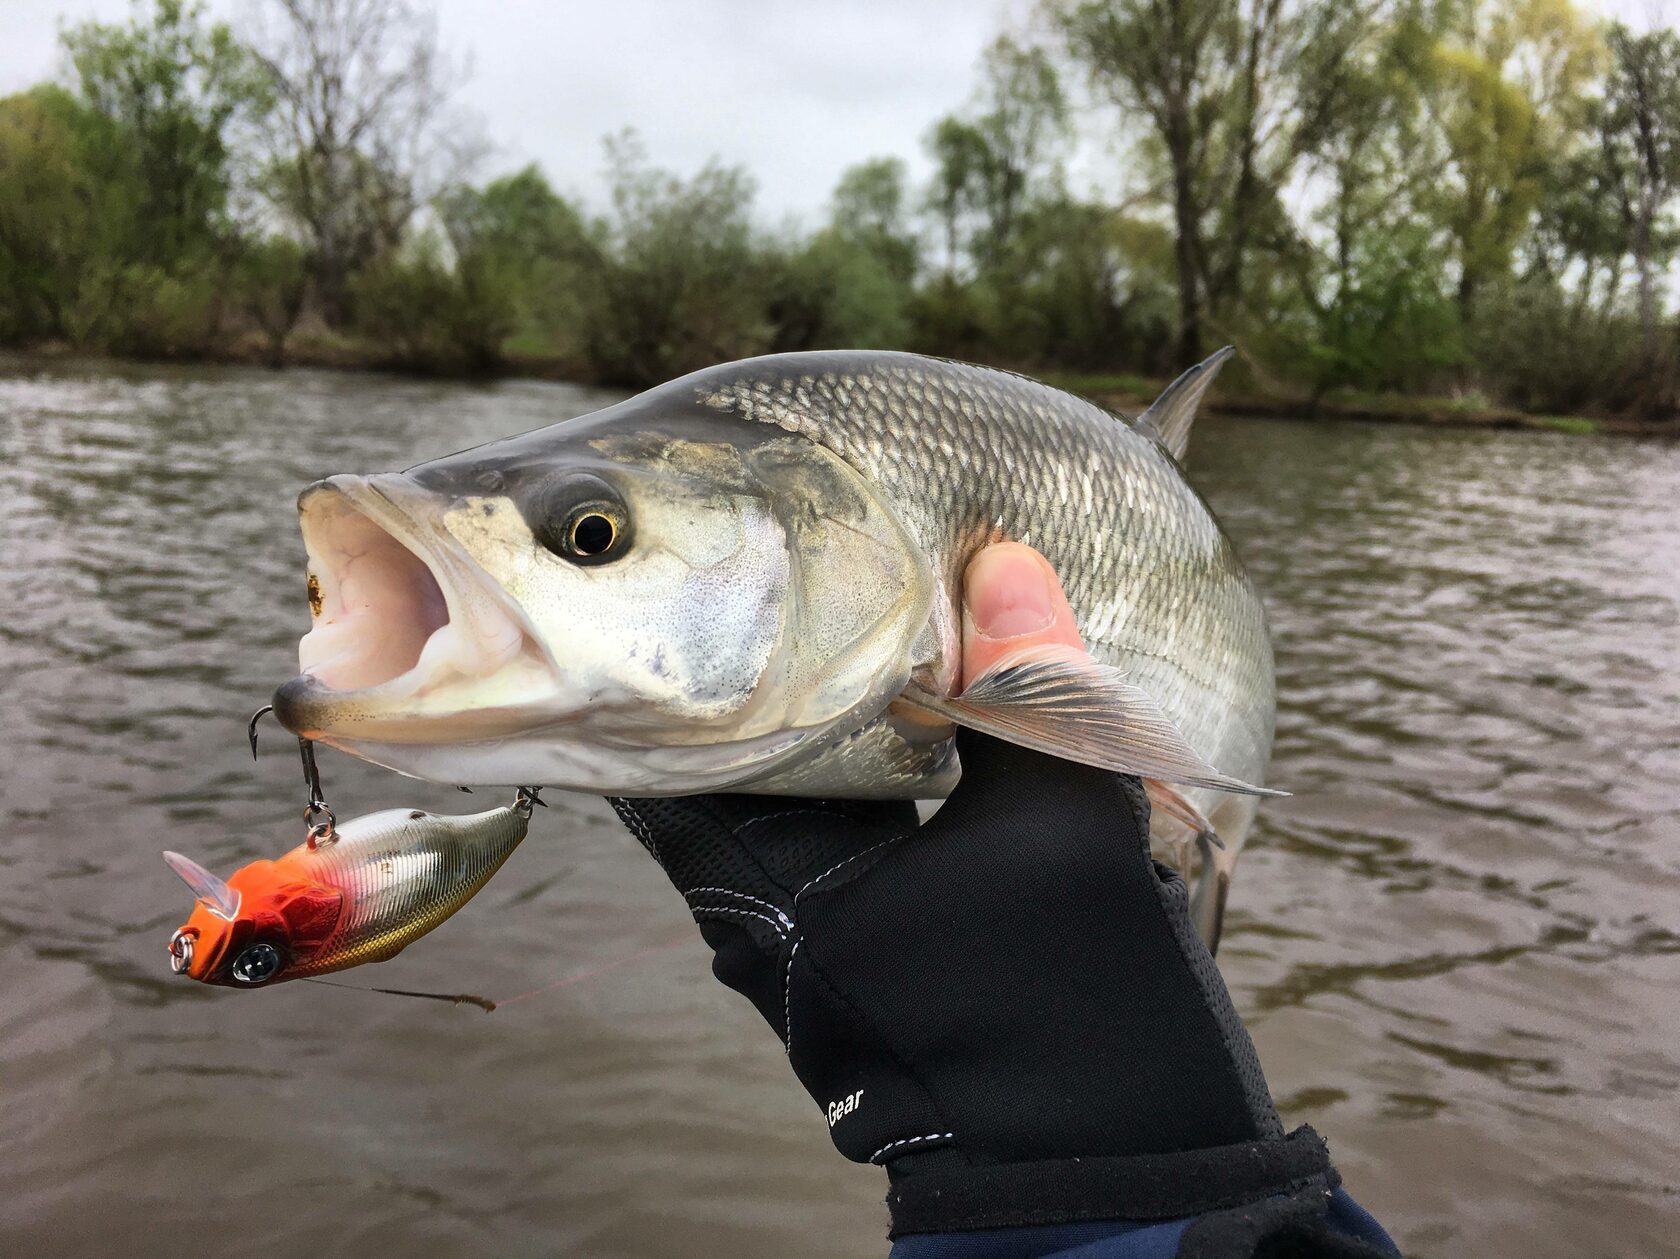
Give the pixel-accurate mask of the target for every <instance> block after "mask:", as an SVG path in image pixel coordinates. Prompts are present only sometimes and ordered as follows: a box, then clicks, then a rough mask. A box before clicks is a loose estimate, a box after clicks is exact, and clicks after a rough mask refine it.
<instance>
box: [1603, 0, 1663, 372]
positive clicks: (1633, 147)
mask: <svg viewBox="0 0 1680 1259" xmlns="http://www.w3.org/2000/svg"><path fill="white" fill-rule="evenodd" d="M1609 44H1610V52H1611V58H1612V60H1611V70H1610V76H1609V80H1608V82H1607V83H1606V84H1605V90H1604V100H1603V104H1602V107H1601V108H1600V110H1599V114H1598V119H1597V121H1598V131H1599V143H1600V152H1601V154H1602V160H1603V166H1602V171H1603V175H1604V177H1605V178H1604V183H1605V184H1606V185H1607V186H1608V189H1609V191H1610V193H1611V196H1612V198H1613V200H1614V204H1615V205H1616V207H1617V208H1618V209H1619V211H1620V213H1621V217H1622V221H1623V224H1624V225H1625V227H1626V233H1627V243H1628V250H1629V252H1631V253H1632V254H1633V260H1634V267H1635V268H1636V269H1637V270H1638V272H1639V331H1640V345H1641V350H1642V353H1643V356H1644V358H1645V365H1646V366H1647V367H1649V366H1650V365H1651V364H1652V363H1653V361H1654V360H1655V357H1656V352H1657V310H1656V308H1657V299H1656V270H1657V260H1658V257H1659V256H1660V255H1664V254H1667V253H1670V252H1671V251H1672V249H1673V246H1674V241H1673V237H1672V234H1671V233H1670V232H1669V231H1667V230H1664V228H1665V224H1664V217H1665V215H1666V213H1667V211H1668V208H1669V206H1670V204H1671V203H1672V201H1673V199H1674V194H1675V191H1676V189H1677V188H1680V37H1677V36H1676V35H1675V33H1674V32H1673V31H1672V30H1655V31H1651V32H1650V33H1649V34H1645V35H1636V34H1634V33H1633V32H1632V31H1630V30H1629V29H1628V28H1627V27H1626V26H1623V25H1622V24H1621V23H1619V22H1618V23H1615V24H1614V25H1612V26H1611V28H1610V32H1609Z"/></svg>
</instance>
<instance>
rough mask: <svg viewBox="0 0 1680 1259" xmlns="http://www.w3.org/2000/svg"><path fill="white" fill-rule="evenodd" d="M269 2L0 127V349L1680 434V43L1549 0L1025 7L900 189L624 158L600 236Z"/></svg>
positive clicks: (444, 83)
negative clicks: (1035, 22) (1207, 379)
mask: <svg viewBox="0 0 1680 1259" xmlns="http://www.w3.org/2000/svg"><path fill="white" fill-rule="evenodd" d="M263 2H264V3H265V4H267V5H268V6H269V8H270V11H271V16H273V17H275V18H276V19H277V21H276V22H272V23H270V24H268V25H267V26H266V27H264V28H263V29H264V31H265V34H264V37H263V38H264V42H263V45H262V48H261V51H260V53H259V52H253V51H252V50H250V49H247V48H245V47H243V46H242V45H241V44H240V43H239V42H238V41H237V40H236V39H235V38H234V37H233V36H232V35H231V34H230V32H229V31H228V29H227V28H226V27H225V26H223V25H220V24H217V23H213V22H211V21H210V20H209V19H208V18H207V17H206V16H205V12H204V10H203V8H202V6H201V5H200V4H198V3H195V2H192V0H139V2H138V3H136V5H135V8H134V11H133V15H132V17H131V18H130V20H129V21H128V22H126V23H123V24H99V23H87V24H84V25H81V26H78V27H76V28H74V29H72V30H70V31H68V32H66V34H65V35H64V43H65V47H66V49H67V51H68V53H69V57H68V65H69V67H70V70H71V73H70V77H69V79H68V80H67V83H66V85H65V86H52V85H42V86H40V87H37V88H35V89H33V90H31V91H29V92H25V93H22V94H19V95H16V96H12V97H8V98H5V99H3V100H0V342H4V343H24V344H28V343H38V342H68V343H71V344H74V345H77V346H83V347H89V348H95V349H104V350H109V351H113V352H118V353H129V354H143V355H217V354H230V353H236V354H242V355H243V354H260V355H262V356H263V357H265V358H267V359H269V360H271V361H273V362H277V363H278V362H282V361H284V360H285V359H286V357H287V356H288V354H289V353H294V352H296V353H303V354H308V353H311V352H320V351H321V348H322V347H326V349H327V350H330V351H331V353H332V354H334V355H335V356H338V357H339V358H340V359H341V360H348V361H356V360H362V361H368V360H372V361H378V362H387V363H392V364H396V365H401V366H405V367H409V368H412V369H415V370H423V371H445V372H481V371H493V370H499V369H501V368H503V367H505V366H506V365H507V364H508V363H509V361H510V360H511V361H514V362H519V363H521V364H523V362H524V361H525V360H532V359H534V360H540V365H542V366H544V367H546V368H547V369H549V370H556V371H564V372H565V373H567V374H570V375H574V376H579V377H586V378H592V379H596V380H601V381H606V382H612V383H616V384H622V385H629V386H639V385H646V384H650V383H653V382H656V381H660V380H664V379H668V378H670V377H672V376H675V375H679V374H681V373H683V372H686V371H689V370H692V369H694V368H698V367H702V366H705V365H707V364H710V363H713V362H717V361H720V360H724V359H729V358H737V357H741V356H745V355H750V354H755V353H760V352H764V351H770V350H797V349H808V348H816V347H839V346H876V347H883V348H888V347H903V348H908V349H916V350H920V351H923V352H927V353H933V354H941V355H948V356H953V357H959V358H968V359H976V360H982V361H990V362H995V363H1000V364H1004V365H1008V366H1012V367H1019V368H1024V369H1027V370H1033V371H1038V372H1046V373H1051V374H1057V375H1058V376H1059V378H1061V379H1067V380H1073V381H1079V382H1084V385H1083V387H1084V388H1086V389H1088V390H1095V391H1098V392H1115V391H1119V392H1125V391H1131V392H1134V393H1135V392H1139V391H1141V390H1142V389H1143V388H1144V387H1145V380H1144V378H1145V377H1149V378H1159V377H1164V376H1166V375H1169V374H1170V373H1171V372H1172V371H1173V370H1174V368H1175V367H1176V365H1177V364H1178V363H1180V362H1182V361H1183V360H1184V359H1186V358H1187V357H1194V356H1198V355H1200V354H1201V353H1203V352H1205V351H1206V349H1208V348H1210V346H1211V345H1212V344H1217V343H1220V342H1224V341H1226V340H1238V341H1240V343H1241V344H1242V346H1243V348H1244V350H1245V351H1246V354H1247V357H1248V358H1249V360H1250V368H1251V372H1250V375H1249V379H1250V380H1251V381H1261V382H1265V385H1266V387H1267V388H1268V389H1269V390H1272V391H1275V392H1277V393H1278V394H1280V395H1284V396H1291V397H1298V398H1300V399H1301V400H1302V401H1303V402H1305V403H1307V404H1308V405H1312V404H1315V403H1317V402H1318V401H1320V400H1324V401H1326V402H1329V401H1331V400H1339V401H1341V402H1344V403H1345V400H1347V399H1349V398H1358V397H1364V398H1387V399H1389V401H1387V402H1385V403H1383V404H1382V405H1384V406H1386V407H1394V406H1397V405H1401V404H1400V403H1397V402H1395V401H1394V400H1393V399H1394V398H1395V397H1397V396H1398V395H1401V394H1404V395H1409V396H1411V397H1412V398H1414V399H1427V401H1423V402H1419V403H1418V405H1419V407H1421V408H1423V409H1425V410H1427V411H1428V412H1429V413H1430V414H1435V413H1438V412H1440V411H1441V410H1443V409H1448V410H1450V409H1452V408H1454V407H1459V408H1463V407H1472V406H1478V405H1484V404H1485V403H1486V402H1487V400H1488V399H1493V400H1494V401H1496V402H1498V403H1502V404H1512V405H1516V406H1520V407H1524V408H1527V409H1529V410H1530V411H1534V412H1541V413H1548V414H1552V415H1553V416H1558V415H1561V416H1564V417H1566V419H1567V418H1568V417H1571V416H1575V415H1577V413H1579V412H1582V411H1598V412H1612V411H1624V410H1625V411H1636V412H1640V413H1644V414H1650V413H1661V414H1668V413H1672V412H1674V411H1676V410H1677V409H1680V336H1677V335H1676V331H1675V329H1674V327H1673V324H1672V322H1671V317H1670V316H1669V314H1668V312H1667V310H1666V309H1665V301H1664V297H1665V295H1666V294H1667V293H1668V291H1669V289H1670V287H1671V286H1670V285H1669V284H1668V283H1666V282H1665V281H1666V280H1667V279H1668V277H1669V276H1670V275H1671V271H1672V267H1673V264H1674V261H1675V258H1676V254H1677V253H1680V222H1677V220H1676V215H1675V205H1676V200H1677V198H1680V35H1676V33H1675V32H1673V31H1670V30H1657V31H1653V32H1651V33H1649V34H1635V33H1633V32H1630V31H1628V30H1627V29H1625V28H1623V27H1621V26H1617V25H1608V26H1606V25H1602V24H1600V23H1598V22H1596V21H1595V20H1593V19H1592V18H1591V17H1590V16H1588V15H1586V14H1585V13H1584V12H1583V10H1582V9H1581V8H1580V7H1578V5H1577V4H1576V3H1573V2H1572V0H1477V3H1460V2H1457V0H1369V2H1367V3H1361V4H1357V5H1350V4H1345V3H1342V2H1341V0H1264V2H1263V3H1247V2H1245V0H1179V3H1177V4H1175V5H1173V6H1169V8H1168V9H1162V8H1161V6H1159V5H1157V4H1154V3H1151V2H1150V0H1040V3H1041V6H1042V14H1041V16H1042V17H1043V18H1044V19H1045V21H1044V22H1043V23H1042V24H1041V25H1040V26H1039V28H1038V29H1041V30H1046V31H1048V32H1050V33H1051V34H1052V35H1053V38H1054V43H1053V44H1051V45H1044V44H1038V43H1033V42H1029V41H1025V40H1023V39H1021V38H1017V37H1011V36H1005V37H1001V38H999V39H997V40H995V41H994V42H993V43H992V44H991V45H990V46H988V47H987V49H986V50H985V52H984V53H983V55H982V57H981V59H980V63H979V65H978V67H977V78H976V87H975V90H974V92H973V94H972V95H971V96H970V97H969V99H968V100H967V101H966V102H963V103H962V104H961V105H960V106H959V107H958V108H957V109H956V110H954V111H953V112H952V113H950V114H949V115H947V116H945V117H943V118H941V119H939V120H938V121H937V122H936V123H935V124H934V125H933V126H932V128H931V129H930V130H929V132H928V135H927V138H926V141H925V144H926V148H927V154H928V156H929V158H931V164H932V170H931V173H930V176H929V178H928V179H926V180H925V181H924V182H922V183H921V184H920V185H916V184H914V183H913V182H912V180H911V178H910V174H909V170H908V168H907V166H906V164H905V162H904V161H903V160H902V159H900V158H898V157H891V156H884V157H877V158H872V159H869V160H867V161H863V162H860V163H858V164H857V165H855V166H853V167H851V168H850V169H848V170H847V171H845V172H844V173H843V174H842V175H841V177H840V179H839V181H838V183H837V184H836V186H835V188H834V190H833V195H832V199H831V201H830V204H829V206H828V208H827V210H826V212H825V213H824V214H823V215H822V216H821V217H820V218H819V219H818V220H817V221H816V222H815V223H813V224H812V225H811V227H810V228H809V229H808V230H800V229H799V228H796V227H793V226H787V227H784V228H783V229H781V230H779V231H776V232H767V231H765V230H763V229H762V228H761V227H760V226H759V225H758V222H757V220H756V219H755V216H754V207H753V182H752V180H751V178H750V177H749V175H748V173H747V172H746V171H745V170H742V169H740V168H737V167H730V166H724V165H720V164H718V163H717V162H713V163H710V164H707V165H706V166H704V167H702V168H701V169H699V170H698V171H696V172H692V173H674V172H671V171H667V170H663V169H660V168H659V167H658V166H656V165H655V164H653V163H651V162H650V161H649V160H648V157H647V155H646V154H645V152H644V151H643V149H642V147H641V145H640V144H639V143H638V142H637V140H636V139H635V137H634V136H633V135H631V134H629V133H625V134H624V135H621V136H619V137H616V138H614V139H613V140H611V141H609V143H608V175H609V184H610V191H611V198H610V203H609V205H608V206H607V207H605V212H604V213H601V214H599V215H598V216H593V215H591V214H589V213H586V212H585V211H584V210H583V209H582V208H581V207H580V206H579V205H577V204H574V203H573V202H571V201H569V200H567V198H565V197H563V196H561V195H560V194H559V193H557V192H556V191H555V189H554V187H552V186H551V185H550V183H549V182H548V180H547V179H546V178H545V176H544V175H543V173H542V172H540V171H538V170H537V169H536V168H535V167H527V168H525V169H524V170H520V171H517V172H515V173H513V174H509V175H506V176H503V177H501V178H498V179H494V180H491V181H490V182H488V183H484V184H482V185H477V184H474V183H472V182H470V181H468V180H467V179H466V178H465V177H464V174H463V173H462V170H461V169H460V168H458V167H455V166H452V164H451V163H450V162H449V161H448V160H446V158H447V156H448V153H447V152H446V151H447V150H450V149H451V145H449V144H446V143H444V141H445V140H447V139H449V138H450V132H449V129H448V127H446V126H445V125H444V122H445V119H444V114H443V113H442V112H441V111H442V106H443V104H444V101H445V98H446V97H447V95H448V90H449V82H448V80H449V74H448V73H447V66H446V65H445V63H444V60H443V58H442V54H441V53H440V51H439V48H438V45H437V38H436V32H435V29H434V28H432V27H431V25H430V24H429V23H428V22H426V21H425V20H424V19H425V13H424V11H423V10H422V9H420V8H418V7H416V5H415V4H414V3H411V2H410V0H263ZM1163 14H1165V15H1166V16H1163ZM1069 73H1076V74H1077V75H1078V76H1079V77H1080V78H1081V79H1082V80H1083V82H1084V84H1085V86H1086V87H1088V88H1089V89H1091V93H1092V96H1093V97H1094V99H1095V100H1096V102H1098V104H1099V105H1101V106H1106V107H1107V108H1106V110H1105V112H1102V113H1101V114H1091V115H1077V114H1076V113H1075V111H1074V110H1073V109H1072V107H1071V106H1070V102H1069V98H1068V95H1067V93H1066V91H1065V90H1064V86H1063V85H1064V82H1065V81H1066V76H1067V75H1068V74H1069ZM1099 120H1100V123H1101V125H1103V126H1104V130H1102V131H1101V132H1099V133H1096V134H1094V135H1093V134H1092V132H1091V131H1090V130H1089V128H1090V127H1091V126H1092V125H1093V124H1095V123H1098V122H1099ZM1076 125H1077V126H1080V131H1081V137H1082V138H1083V139H1085V140H1092V139H1095V140H1098V141H1099V143H1097V144H1084V145H1082V146H1081V148H1080V150H1079V152H1080V153H1081V156H1082V158H1084V159H1091V158H1095V159H1096V161H1097V162H1098V164H1099V167H1100V165H1101V163H1102V162H1104V161H1107V160H1108V155H1114V157H1115V158H1117V159H1118V160H1117V161H1115V162H1114V164H1113V165H1112V166H1111V167H1110V168H1108V169H1099V170H1098V171H1097V172H1096V173H1097V176H1098V180H1097V182H1098V184H1099V185H1100V186H1101V187H1102V188H1103V191H1102V192H1101V193H1097V192H1094V191H1091V190H1088V189H1084V190H1079V191H1075V190H1072V189H1070V187H1069V182H1068V179H1069V177H1068V175H1067V172H1066V169H1065V168H1064V159H1065V158H1066V157H1067V156H1068V155H1069V154H1070V153H1071V152H1073V151H1074V150H1073V148H1072V141H1073V140H1074V138H1075V128H1076ZM1089 164H1090V163H1089V160H1087V161H1086V162H1085V165H1086V166H1087V167H1088V166H1089ZM258 194H260V196H261V198H262V201H261V203H260V205H261V207H262V208H258V205H259V203H258V202H257V201H256V200H255V197H256V196H257V195H258ZM1449 392H1450V393H1451V394H1452V395H1453V399H1449V400H1443V399H1442V397H1441V395H1443V394H1445V393H1449ZM1371 405H1376V404H1375V403H1372V404H1371ZM1560 422H1561V421H1560ZM1568 423H1569V424H1570V425H1574V424H1575V421H1574V420H1572V419H1569V420H1568Z"/></svg>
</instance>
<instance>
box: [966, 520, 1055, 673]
mask: <svg viewBox="0 0 1680 1259" xmlns="http://www.w3.org/2000/svg"><path fill="white" fill-rule="evenodd" d="M1031 647H1072V648H1074V649H1076V650H1078V651H1081V652H1083V651H1084V650H1085V643H1084V640H1083V639H1081V638H1080V637H1079V627H1078V625H1077V624H1076V623H1075V622H1074V616H1073V609H1072V608H1070V607H1069V606H1068V601H1067V595H1065V594H1064V593H1062V583H1061V580H1060V578H1058V577H1057V576H1056V570H1055V569H1053V568H1051V567H1050V561H1049V560H1047V559H1045V558H1044V557H1043V556H1042V555H1040V554H1039V553H1038V552H1037V551H1035V550H1033V548H1032V547H1030V546H1027V545H1026V544H1025V543H1022V542H996V543H993V544H992V545H991V546H988V547H986V548H985V549H984V550H982V551H981V552H980V553H979V554H978V555H976V556H975V557H974V558H973V559H972V560H970V561H969V565H968V571H967V572H966V573H964V574H963V668H962V675H963V682H964V685H966V684H967V683H968V682H970V681H972V680H973V679H974V678H976V677H978V676H979V675H980V674H981V673H983V672H985V671H986V670H987V669H988V668H990V667H991V666H992V665H993V664H995V663H996V662H997V661H998V660H1000V659H1001V658H1002V657H1004V656H1007V655H1010V654H1013V653H1015V652H1018V651H1021V650H1022V649H1023V648H1031Z"/></svg>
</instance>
